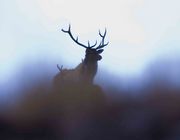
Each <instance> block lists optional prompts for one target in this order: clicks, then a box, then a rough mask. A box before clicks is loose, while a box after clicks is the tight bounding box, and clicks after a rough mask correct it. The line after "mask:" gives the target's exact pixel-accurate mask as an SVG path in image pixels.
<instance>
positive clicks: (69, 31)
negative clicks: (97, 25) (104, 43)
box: [61, 24, 97, 48]
mask: <svg viewBox="0 0 180 140" xmlns="http://www.w3.org/2000/svg"><path fill="white" fill-rule="evenodd" d="M61 30H62V31H63V32H64V33H68V34H69V36H70V37H71V39H72V40H73V41H74V42H76V43H77V44H78V45H80V46H82V47H84V48H93V47H95V46H96V45H97V41H96V42H95V44H94V45H92V46H91V45H90V43H89V41H88V46H86V45H84V44H82V43H80V42H78V37H77V38H76V39H75V38H74V37H73V35H72V33H71V25H70V24H69V28H68V30H64V29H61Z"/></svg>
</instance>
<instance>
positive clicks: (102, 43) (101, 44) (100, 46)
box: [96, 29, 109, 49]
mask: <svg viewBox="0 0 180 140" xmlns="http://www.w3.org/2000/svg"><path fill="white" fill-rule="evenodd" d="M106 33H107V30H106V29H105V32H104V35H102V34H101V32H100V30H99V35H100V37H102V41H101V42H100V44H99V46H98V47H97V48H96V49H101V48H103V47H105V46H107V45H108V44H109V42H107V43H106V44H104V39H105V37H106Z"/></svg>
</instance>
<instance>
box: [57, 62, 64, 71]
mask: <svg viewBox="0 0 180 140" xmlns="http://www.w3.org/2000/svg"><path fill="white" fill-rule="evenodd" d="M57 68H58V70H59V71H60V72H61V71H62V70H63V65H61V67H59V65H58V64H57Z"/></svg>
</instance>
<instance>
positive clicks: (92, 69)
mask: <svg viewBox="0 0 180 140" xmlns="http://www.w3.org/2000/svg"><path fill="white" fill-rule="evenodd" d="M62 31H63V32H64V33H67V34H68V35H69V36H70V37H71V39H72V40H73V41H74V42H75V43H76V44H78V45H79V46H81V47H83V48H85V49H86V50H85V58H84V59H83V60H82V62H81V63H80V64H79V65H78V66H77V67H76V68H74V69H63V67H62V66H61V67H59V66H58V65H57V67H58V69H59V71H60V72H59V73H58V74H57V75H56V76H55V78H54V82H55V85H56V86H58V87H59V86H60V84H61V85H68V86H69V85H74V84H75V85H77V84H81V85H82V84H83V85H90V84H91V85H92V84H93V79H94V77H95V75H96V73H97V69H98V61H99V60H101V59H102V56H101V55H100V54H101V53H102V52H103V48H104V47H105V46H107V45H108V43H105V42H104V40H105V37H106V32H107V31H106V29H105V32H104V34H102V33H101V32H100V31H99V35H100V37H101V38H102V40H101V41H100V43H99V45H97V41H96V42H95V44H94V45H90V42H89V41H88V44H87V45H84V44H82V43H80V42H79V40H78V37H77V38H76V39H75V38H74V37H73V35H72V33H71V26H70V25H69V28H68V30H64V29H62Z"/></svg>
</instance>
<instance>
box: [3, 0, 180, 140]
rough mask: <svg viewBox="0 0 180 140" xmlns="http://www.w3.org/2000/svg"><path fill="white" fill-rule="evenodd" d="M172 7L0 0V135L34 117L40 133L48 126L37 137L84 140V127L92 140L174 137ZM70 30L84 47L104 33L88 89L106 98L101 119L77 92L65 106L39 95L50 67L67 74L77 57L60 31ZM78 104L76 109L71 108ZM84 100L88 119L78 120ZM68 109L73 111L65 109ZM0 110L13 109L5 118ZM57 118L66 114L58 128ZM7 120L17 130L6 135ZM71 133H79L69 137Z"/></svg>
mask: <svg viewBox="0 0 180 140" xmlns="http://www.w3.org/2000/svg"><path fill="white" fill-rule="evenodd" d="M179 5H180V1H179V0H171V1H170V0H151V1H149V0H91V1H85V0H0V124H1V125H0V126H1V127H0V136H1V134H6V132H8V133H7V134H8V135H7V136H9V134H11V133H10V132H11V131H12V133H13V132H14V130H15V131H17V132H18V133H15V134H19V131H20V130H21V129H19V125H20V126H21V125H22V124H23V125H22V126H24V125H25V124H26V123H27V122H28V121H29V120H31V119H32V120H33V119H35V120H38V121H39V122H41V123H42V124H43V125H42V124H40V126H41V125H42V126H41V127H43V128H44V124H45V125H47V126H48V127H47V129H48V130H44V129H43V130H44V131H43V132H42V133H43V135H44V134H47V135H48V134H49V133H46V131H47V132H51V130H53V131H55V132H56V133H57V134H58V135H61V134H59V132H61V130H59V129H60V128H61V127H62V128H61V129H65V132H66V131H70V132H71V134H72V135H70V137H71V136H72V137H73V138H74V134H81V135H80V137H81V138H82V139H86V138H83V137H84V136H88V135H89V128H93V129H92V130H93V131H92V133H93V132H94V131H95V132H96V133H97V134H99V135H100V136H102V137H101V138H97V137H96V138H94V139H102V138H103V136H105V137H106V135H104V134H107V135H108V136H110V137H111V136H114V138H123V136H124V135H125V136H127V139H128V140H129V139H130V138H129V136H132V138H133V140H134V136H142V137H143V138H144V139H146V138H149V139H154V138H158V137H163V136H165V135H168V136H169V139H171V140H172V139H173V138H174V139H179V130H180V125H179V124H180V123H179V120H180V119H179V118H180V112H179V110H180V104H179V102H180V14H179V13H180V8H179ZM69 24H71V26H72V33H73V34H74V35H75V36H79V40H80V41H81V42H82V43H84V44H85V43H87V41H88V40H90V42H92V43H94V41H95V40H98V41H100V40H99V39H100V37H99V35H98V30H99V29H100V30H101V31H102V32H103V31H104V29H105V28H107V37H106V41H109V45H108V46H107V47H106V48H105V51H104V52H103V53H102V57H103V59H102V60H101V61H100V62H99V67H98V73H97V75H96V77H95V83H96V85H99V87H98V86H97V87H95V91H96V90H97V89H99V88H100V89H101V88H102V89H103V91H105V92H102V93H103V95H104V94H106V95H108V96H107V97H109V99H111V98H112V99H113V102H111V101H110V103H109V104H108V105H107V106H108V107H102V108H101V111H102V110H103V111H105V112H104V113H105V114H98V113H97V112H101V111H100V110H98V109H97V108H96V107H97V106H98V105H99V100H98V99H99V98H97V102H95V104H94V102H93V103H92V102H91V101H93V100H94V98H96V96H93V95H91V96H89V97H88V98H87V97H86V95H84V94H83V95H82V94H81V92H79V91H78V90H80V89H81V88H80V89H77V91H78V92H77V95H78V97H76V95H74V94H72V97H73V100H67V98H66V96H67V95H66V94H64V95H60V94H58V96H57V97H59V98H57V97H56V95H55V96H54V95H52V97H51V94H50V97H49V96H48V97H46V96H44V95H45V94H46V93H51V92H50V90H51V88H52V87H51V82H52V79H53V77H54V76H55V75H56V74H57V73H58V69H57V68H56V64H59V65H63V66H64V68H74V67H76V66H77V65H78V64H79V63H80V62H81V59H82V58H84V51H85V50H84V48H82V47H80V46H78V45H76V44H75V43H74V42H73V41H72V40H71V39H70V37H69V36H68V35H66V34H64V33H63V32H61V29H62V28H64V29H67V28H68V25H69ZM68 89H69V88H68ZM80 91H81V90H80ZM97 91H98V92H97V93H99V90H97ZM89 92H91V90H90V91H89ZM42 93H43V96H42ZM25 94H27V96H24V95H25ZM31 94H32V95H31ZM48 95H49V94H48ZM109 95H114V96H111V97H110V96H109ZM122 95H123V96H122ZM125 95H128V98H126V96H125ZM137 95H140V96H137ZM145 95H146V96H145ZM84 96H85V97H84ZM117 97H118V98H117ZM64 99H66V100H65V101H64ZM79 99H81V101H82V104H81V105H82V106H80V108H78V107H79V106H78V104H77V103H76V101H79ZM134 99H135V100H134ZM100 100H101V98H100ZM17 101H19V102H18V103H19V104H18V103H17ZM66 101H67V102H66ZM86 101H87V102H88V103H90V105H92V108H94V111H92V112H91V113H90V114H88V113H89V112H88V113H87V112H86V113H87V114H88V115H87V114H86V115H87V116H86V117H87V118H88V119H87V118H86V119H85V120H83V119H81V117H84V116H83V115H82V114H81V109H87V108H86V107H85V106H84V103H85V102H86ZM21 103H22V104H21ZM63 103H65V104H63ZM96 103H97V104H96ZM18 105H19V106H18ZM61 105H62V106H61ZM96 105H97V106H96ZM17 106H18V107H17ZM59 106H60V107H59ZM69 106H70V107H71V106H73V107H74V106H76V107H77V108H76V110H75V111H74V110H70V111H68V107H69ZM134 106H135V108H134ZM7 107H9V108H13V109H14V110H13V111H7V112H6V110H8V109H7ZM46 107H47V108H46ZM61 107H62V108H61ZM63 107H64V108H65V111H64V112H63V111H62V110H61V109H64V108H63ZM48 109H49V110H48ZM96 109H97V110H98V111H97V110H96ZM66 111H67V112H66ZM76 111H77V112H76ZM103 111H102V112H103ZM2 112H3V113H2ZM4 112H5V113H4ZM59 112H61V113H62V112H63V113H65V114H66V115H67V116H65V117H64V116H63V117H64V119H65V123H64V124H60V125H59V124H58V123H59V122H61V121H62V122H63V121H64V119H62V118H61V117H62V114H61V115H59V114H58V113H59ZM9 113H10V114H9ZM11 113H12V114H13V113H14V114H13V115H14V116H13V115H12V114H11ZM7 114H8V115H7ZM44 114H45V115H44ZM79 114H80V115H79ZM74 115H75V117H74ZM81 115H82V116H81ZM91 115H94V116H93V117H92V116H91ZM72 116H73V117H72ZM16 117H17V118H20V119H19V120H18V119H17V118H16ZM41 117H42V118H43V119H44V120H43V119H42V118H41ZM59 117H60V119H59ZM66 117H67V118H66ZM68 117H69V118H68ZM28 119H29V120H28ZM5 120H6V121H5ZM14 120H15V121H14ZM16 120H18V121H16ZM72 120H73V121H74V122H73V121H72ZM26 121H27V122H26ZM38 121H37V122H38ZM48 121H49V122H51V121H52V122H53V123H49V122H48ZM6 122H8V123H7V124H9V122H11V123H12V122H13V123H14V124H16V125H17V126H18V129H14V125H13V130H12V126H11V129H10V128H9V127H8V126H7V124H6ZM37 122H35V124H36V123H37ZM39 122H38V123H39ZM62 122H61V123H62ZM13 123H12V124H13ZM46 123H49V124H51V125H49V124H46ZM66 123H67V124H66ZM71 123H72V124H73V123H74V124H73V125H72V124H71ZM27 124H28V125H29V124H31V121H29V122H28V123H27ZM52 124H53V125H52ZM61 125H62V126H61ZM109 125H110V126H112V127H109ZM30 126H31V125H30ZM36 126H37V127H39V126H38V125H32V126H31V127H32V132H33V133H35V134H39V133H40V134H41V131H40V132H39V131H37V132H36V129H37V128H36V129H34V127H36ZM60 126H61V127H60ZM114 126H115V127H114ZM31 127H29V128H28V130H31ZM41 127H40V128H39V129H40V130H41ZM52 127H53V128H52ZM73 127H75V128H76V127H79V129H75V131H74V129H73ZM4 128H6V129H5V131H1V130H4ZM20 128H21V127H20ZM22 128H23V129H22V130H24V127H22ZM39 129H37V130H39ZM49 129H50V131H49ZM10 130H11V131H10ZM34 130H35V132H34ZM9 131H10V132H9ZM25 131H26V129H25ZM106 131H107V132H108V133H107V132H106ZM146 131H147V132H146ZM3 132H5V133H3ZM22 132H23V134H25V135H26V134H27V133H26V132H24V131H22ZM111 132H112V134H111ZM116 132H117V133H116ZM120 132H121V133H120ZM167 132H168V133H167ZM87 133H88V134H87ZM90 133H91V132H90ZM13 134H14V133H13ZM20 134H21V133H20ZM28 134H29V133H28ZM131 134H132V135H131ZM30 135H31V134H30ZM50 135H51V134H50ZM65 135H67V134H65ZM151 135H153V136H152V137H151V138H150V137H149V136H151ZM12 136H13V135H12ZM18 136H19V135H18ZM28 136H29V135H28ZM45 136H46V135H45ZM68 136H69V135H68ZM144 136H145V137H144ZM142 137H141V138H142ZM17 138H19V137H17ZM43 138H44V137H43ZM77 138H78V137H77ZM111 139H112V137H111ZM124 139H125V138H124ZM166 140H167V139H166Z"/></svg>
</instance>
